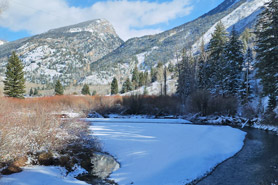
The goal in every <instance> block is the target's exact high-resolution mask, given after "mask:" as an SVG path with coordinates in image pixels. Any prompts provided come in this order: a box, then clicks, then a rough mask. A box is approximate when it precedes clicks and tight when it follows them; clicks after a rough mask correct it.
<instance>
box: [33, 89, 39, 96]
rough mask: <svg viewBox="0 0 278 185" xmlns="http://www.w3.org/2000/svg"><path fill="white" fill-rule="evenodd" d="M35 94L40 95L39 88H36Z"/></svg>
mask: <svg viewBox="0 0 278 185" xmlns="http://www.w3.org/2000/svg"><path fill="white" fill-rule="evenodd" d="M34 95H35V96H38V95H39V90H38V88H35V91H34Z"/></svg>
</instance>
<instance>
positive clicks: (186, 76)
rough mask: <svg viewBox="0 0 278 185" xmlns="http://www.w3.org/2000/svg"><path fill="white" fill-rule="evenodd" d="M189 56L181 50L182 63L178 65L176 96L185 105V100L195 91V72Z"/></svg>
mask: <svg viewBox="0 0 278 185" xmlns="http://www.w3.org/2000/svg"><path fill="white" fill-rule="evenodd" d="M190 61H191V58H190V56H189V55H188V54H187V53H186V51H185V50H183V56H182V61H181V62H180V63H179V64H178V73H179V76H178V86H177V94H178V95H179V97H180V98H181V100H182V103H183V104H185V100H186V98H187V97H188V96H189V95H190V94H191V93H192V92H193V91H194V90H195V70H194V65H192V61H191V62H190Z"/></svg>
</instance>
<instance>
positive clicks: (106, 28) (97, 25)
mask: <svg viewBox="0 0 278 185" xmlns="http://www.w3.org/2000/svg"><path fill="white" fill-rule="evenodd" d="M48 32H49V33H57V32H62V33H76V32H91V33H103V34H104V33H108V34H112V35H117V33H116V31H115V29H114V28H113V26H112V24H111V23H110V22H109V21H107V20H106V19H94V20H89V21H85V22H82V23H78V24H74V25H70V26H65V27H62V28H57V29H52V30H49V31H48Z"/></svg>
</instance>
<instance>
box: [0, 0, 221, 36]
mask: <svg viewBox="0 0 278 185" xmlns="http://www.w3.org/2000/svg"><path fill="white" fill-rule="evenodd" d="M0 1H2V2H4V4H3V3H0V6H2V7H4V8H3V11H2V13H1V14H0V39H3V40H7V41H13V40H17V39H20V38H23V37H27V36H31V35H35V34H39V33H42V32H45V31H47V30H49V29H53V28H58V27H61V26H66V25H71V24H76V23H79V22H82V21H87V20H91V19H96V18H105V19H107V20H108V21H110V22H111V24H112V25H113V26H114V28H115V30H116V32H117V33H118V34H119V36H120V37H121V38H123V39H124V40H127V39H129V38H131V37H136V36H142V35H146V34H155V33H159V32H161V31H165V30H168V29H171V28H173V27H175V26H179V25H181V24H184V23H186V22H188V21H191V20H193V19H195V18H197V17H199V16H201V15H203V14H204V13H206V12H208V11H210V10H211V9H213V8H215V7H216V6H217V5H219V4H220V3H222V2H223V1H224V0H161V1H158V0H145V1H140V0H109V1H107V0H98V1H97V0H36V1H34V0H0Z"/></svg>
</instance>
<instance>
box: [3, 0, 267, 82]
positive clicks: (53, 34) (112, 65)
mask: <svg viewBox="0 0 278 185" xmlns="http://www.w3.org/2000/svg"><path fill="white" fill-rule="evenodd" d="M267 1H269V0H225V1H224V2H223V3H221V4H220V5H219V6H217V7H216V8H215V9H213V10H211V11H210V12H208V13H206V14H204V15H202V16H201V17H199V18H197V19H196V20H193V21H191V22H188V23H185V24H183V25H181V26H178V27H175V28H173V29H171V30H168V31H165V32H162V33H159V34H156V35H147V36H143V37H140V38H132V39H129V40H128V41H126V42H123V41H122V40H121V39H120V38H119V37H118V35H117V34H116V33H115V30H114V29H113V27H112V26H111V24H110V23H109V22H108V21H106V20H103V19H99V20H93V21H88V22H84V23H80V24H77V25H73V26H67V27H63V28H59V29H54V30H50V31H48V32H46V33H43V34H40V35H36V36H33V37H29V38H24V39H21V40H18V41H14V42H9V43H6V44H4V45H2V46H0V76H1V75H2V76H3V74H4V67H5V64H6V62H7V57H8V55H9V54H10V53H11V51H14V50H15V51H16V52H17V53H18V54H19V55H20V58H21V59H22V60H23V62H24V65H25V71H26V77H27V80H28V81H31V82H35V83H40V84H47V83H52V82H53V81H55V80H56V79H58V78H59V79H60V80H61V81H62V82H63V83H64V84H66V85H68V84H82V83H88V84H94V85H97V84H102V85H103V84H108V83H110V82H111V81H112V78H113V77H114V76H116V77H117V78H118V80H119V81H120V82H123V80H125V79H126V78H127V77H130V74H131V71H132V70H133V68H134V67H135V65H137V66H138V68H139V69H140V70H150V68H151V67H153V66H156V65H157V63H158V62H162V63H164V64H168V63H170V62H171V63H176V62H177V59H178V58H179V56H180V54H181V50H182V49H183V48H187V49H191V50H192V51H193V52H198V49H199V47H200V43H201V41H202V39H203V40H204V41H205V43H206V44H207V43H208V42H209V40H210V38H211V33H212V32H213V31H214V28H215V25H216V24H217V23H218V22H219V21H222V23H223V24H224V25H225V27H226V28H227V29H228V30H230V29H231V28H232V26H236V29H238V30H239V31H240V32H242V31H243V30H245V28H247V27H253V26H254V23H255V22H256V20H257V15H258V14H259V13H260V12H261V11H262V8H263V5H264V3H265V2H267Z"/></svg>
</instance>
